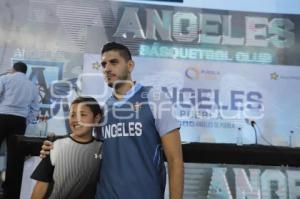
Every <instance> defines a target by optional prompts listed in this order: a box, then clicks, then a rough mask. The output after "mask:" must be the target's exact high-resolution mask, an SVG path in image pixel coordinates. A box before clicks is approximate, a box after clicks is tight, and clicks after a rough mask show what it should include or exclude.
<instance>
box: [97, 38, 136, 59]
mask: <svg viewBox="0 0 300 199" xmlns="http://www.w3.org/2000/svg"><path fill="white" fill-rule="evenodd" d="M111 50H113V51H118V52H119V54H120V55H121V57H123V58H124V59H125V60H126V61H129V60H132V57H131V53H130V51H129V49H128V48H127V47H126V46H125V45H123V44H120V43H116V42H109V43H107V44H105V45H104V46H103V48H102V50H101V55H103V53H105V52H107V51H111Z"/></svg>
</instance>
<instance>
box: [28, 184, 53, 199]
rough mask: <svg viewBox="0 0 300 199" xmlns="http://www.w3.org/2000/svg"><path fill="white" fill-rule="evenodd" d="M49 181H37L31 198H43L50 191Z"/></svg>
mask: <svg viewBox="0 0 300 199" xmlns="http://www.w3.org/2000/svg"><path fill="white" fill-rule="evenodd" d="M48 186H49V182H42V181H37V182H36V184H35V186H34V188H33V191H32V194H31V199H43V198H44V197H45V195H46V193H47V191H48Z"/></svg>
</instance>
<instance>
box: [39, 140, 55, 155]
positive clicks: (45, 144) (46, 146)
mask: <svg viewBox="0 0 300 199" xmlns="http://www.w3.org/2000/svg"><path fill="white" fill-rule="evenodd" d="M51 149H53V142H51V141H49V140H45V141H44V142H43V146H42V150H41V151H40V158H45V157H47V155H49V154H50V150H51Z"/></svg>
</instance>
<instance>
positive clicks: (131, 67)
mask: <svg viewBox="0 0 300 199" xmlns="http://www.w3.org/2000/svg"><path fill="white" fill-rule="evenodd" d="M133 69H134V61H133V60H129V61H128V70H129V72H130V73H131V72H132V71H133Z"/></svg>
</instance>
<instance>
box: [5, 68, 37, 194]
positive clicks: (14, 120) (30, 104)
mask: <svg viewBox="0 0 300 199" xmlns="http://www.w3.org/2000/svg"><path fill="white" fill-rule="evenodd" d="M26 72H27V65H26V64H25V63H23V62H17V63H15V64H14V65H13V68H12V69H11V71H10V72H9V73H8V74H7V75H3V76H1V77H0V145H1V143H2V142H3V140H4V139H6V141H7V165H6V177H5V182H4V184H3V189H4V196H5V197H7V198H9V199H15V198H16V199H18V198H19V195H20V189H21V179H22V173H20V172H22V171H23V164H24V163H23V162H24V160H22V158H20V153H21V152H20V151H19V149H18V146H17V144H16V142H15V139H14V135H24V133H25V130H26V125H27V124H28V123H31V122H33V121H34V120H36V118H37V116H38V112H39V94H38V88H37V87H36V86H35V85H34V84H33V83H32V82H31V81H30V80H29V79H28V78H27V77H26Z"/></svg>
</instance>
